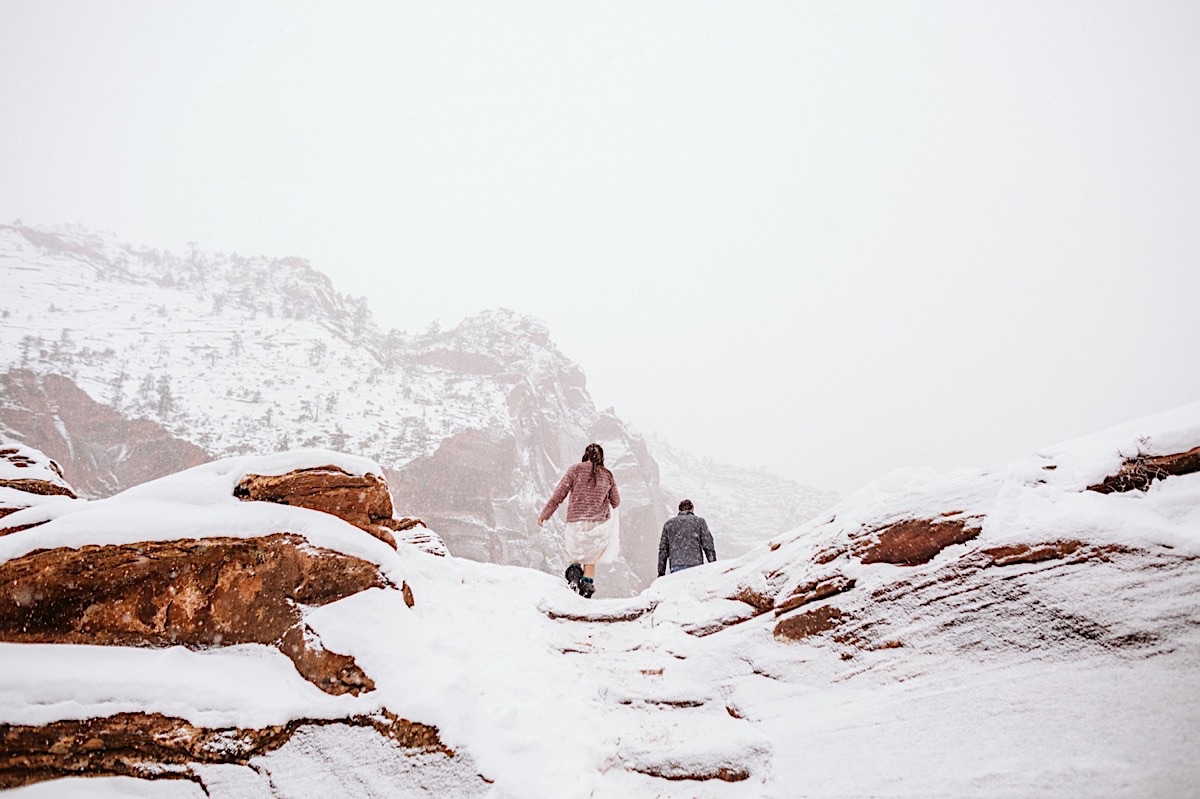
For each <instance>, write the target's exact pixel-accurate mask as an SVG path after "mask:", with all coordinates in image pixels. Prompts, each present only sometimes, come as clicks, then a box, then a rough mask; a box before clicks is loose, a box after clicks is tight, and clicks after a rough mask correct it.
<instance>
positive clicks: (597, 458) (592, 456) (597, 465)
mask: <svg viewBox="0 0 1200 799" xmlns="http://www.w3.org/2000/svg"><path fill="white" fill-rule="evenodd" d="M589 461H590V462H591V464H592V475H591V477H590V478H589V479H588V482H589V483H595V482H596V469H604V471H606V472H607V471H608V469H607V468H605V466H604V447H602V446H600V445H599V444H588V445H587V447H586V448H585V449H584V450H583V458H582V459H580V461H579V462H580V463H588V462H589Z"/></svg>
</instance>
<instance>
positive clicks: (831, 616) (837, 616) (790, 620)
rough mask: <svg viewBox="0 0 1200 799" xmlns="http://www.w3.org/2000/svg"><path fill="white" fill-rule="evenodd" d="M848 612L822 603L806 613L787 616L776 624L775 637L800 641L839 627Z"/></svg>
mask: <svg viewBox="0 0 1200 799" xmlns="http://www.w3.org/2000/svg"><path fill="white" fill-rule="evenodd" d="M846 618H847V614H845V613H843V612H842V611H841V610H839V609H838V608H835V607H833V606H832V605H822V606H821V607H819V608H814V609H813V610H810V611H808V612H806V613H797V614H795V615H794V616H786V617H784V618H782V619H780V620H779V623H778V624H776V625H775V637H776V638H779V639H783V640H785V641H800V640H802V639H805V638H808V637H809V636H810V635H816V634H817V633H822V632H825V631H827V630H832V629H833V628H835V627H837V626H838V625H839V624H841V623H842V622H843V621H844V620H845V619H846Z"/></svg>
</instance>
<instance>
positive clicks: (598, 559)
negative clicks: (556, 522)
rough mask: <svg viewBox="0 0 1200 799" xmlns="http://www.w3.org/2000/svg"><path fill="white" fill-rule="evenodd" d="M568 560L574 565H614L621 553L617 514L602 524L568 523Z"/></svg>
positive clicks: (613, 514) (613, 513)
mask: <svg viewBox="0 0 1200 799" xmlns="http://www.w3.org/2000/svg"><path fill="white" fill-rule="evenodd" d="M565 533H566V549H567V560H568V561H570V562H572V563H612V562H614V561H615V560H616V559H617V554H618V553H619V552H620V551H621V523H620V522H619V521H617V513H616V511H613V512H612V514H611V515H610V516H609V517H608V518H607V519H605V520H604V521H602V522H567V528H566V531H565Z"/></svg>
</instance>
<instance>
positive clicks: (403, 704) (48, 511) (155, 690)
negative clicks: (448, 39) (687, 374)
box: [0, 404, 1200, 799]
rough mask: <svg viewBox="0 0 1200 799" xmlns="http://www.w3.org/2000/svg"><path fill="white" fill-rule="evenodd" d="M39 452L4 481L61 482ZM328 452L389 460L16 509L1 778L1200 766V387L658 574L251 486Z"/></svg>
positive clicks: (1069, 785) (59, 791) (298, 784)
mask: <svg viewBox="0 0 1200 799" xmlns="http://www.w3.org/2000/svg"><path fill="white" fill-rule="evenodd" d="M8 448H9V449H13V450H14V452H12V453H10V454H11V456H12V457H13V459H14V460H12V461H11V462H10V465H9V466H6V467H4V469H3V470H2V471H0V480H3V479H5V478H8V477H12V476H13V475H16V474H26V473H33V472H30V471H29V470H31V469H32V470H35V471H36V472H38V473H40V476H41V478H43V479H44V480H45V481H46V482H48V483H53V484H56V485H58V484H59V483H60V482H61V481H60V480H58V478H57V476H56V473H55V470H54V469H53V467H52V466H50V465H48V464H47V463H46V462H45V459H44V458H41V457H40V456H39V455H38V454H37V453H34V452H30V451H29V450H28V449H27V448H25V449H18V448H15V447H8ZM17 463H22V464H24V465H23V466H18V465H17ZM318 465H320V466H321V467H322V468H323V469H324V470H325V471H330V472H336V473H339V474H341V475H344V477H345V479H348V480H355V479H358V480H362V481H364V484H370V485H379V484H380V483H379V480H378V474H379V471H380V467H379V465H378V464H375V463H373V462H371V461H370V460H369V459H364V458H358V457H352V456H347V455H340V454H338V453H332V452H326V451H307V452H294V453H282V454H278V455H272V456H261V457H260V456H249V457H239V458H232V459H227V460H221V461H216V462H214V463H208V464H204V465H201V466H198V467H195V468H193V469H190V470H188V471H185V472H181V473H179V474H176V475H172V476H168V477H165V478H162V479H159V480H156V481H152V482H150V483H146V484H144V485H141V486H138V487H136V488H133V489H131V490H129V491H126V492H124V493H122V494H120V495H117V496H115V497H112V498H110V499H106V500H99V501H86V500H80V499H73V498H71V497H70V496H68V495H65V494H57V495H41V494H39V495H37V496H38V497H41V499H37V500H25V501H22V502H21V503H18V504H19V507H16V508H15V509H13V510H12V512H11V513H9V514H8V515H6V516H4V517H3V518H0V641H2V643H0V653H2V657H3V663H4V664H5V674H6V678H7V679H6V680H4V681H3V682H2V683H0V736H2V739H3V740H4V742H5V746H4V747H3V749H2V750H0V787H3V788H11V789H14V790H12V791H11V795H13V796H21V797H50V796H53V797H74V796H89V797H94V796H116V795H136V796H143V797H160V796H161V797H167V796H171V797H179V796H195V797H201V796H207V797H214V798H216V799H232V798H235V797H236V798H237V799H243V798H247V799H248V798H249V797H290V798H293V799H303V798H305V797H321V799H337V798H338V797H397V796H400V797H408V796H413V797H415V796H456V797H471V796H481V797H483V796H487V797H589V796H604V797H608V796H613V797H617V796H658V797H794V796H816V797H842V796H912V797H916V796H921V797H927V796H983V797H1024V796H1031V795H1036V796H1063V797H1080V796H1083V797H1088V796H1105V797H1110V796H1158V795H1167V796H1188V795H1194V794H1195V793H1196V792H1197V790H1200V763H1198V762H1197V760H1196V758H1195V752H1196V751H1197V744H1198V743H1200V739H1198V737H1197V736H1198V735H1200V729H1198V728H1197V724H1196V721H1197V719H1198V718H1200V690H1198V689H1200V623H1198V619H1200V404H1194V405H1190V406H1187V407H1184V408H1180V409H1178V410H1177V411H1174V412H1172V413H1168V414H1162V415H1160V416H1157V417H1153V418H1150V419H1145V420H1141V421H1138V422H1136V423H1132V424H1130V425H1126V426H1123V427H1121V428H1117V429H1113V430H1109V431H1105V432H1103V433H1100V434H1097V435H1095V436H1093V437H1090V438H1087V439H1082V440H1079V441H1074V442H1068V443H1066V444H1062V445H1058V446H1054V447H1048V448H1046V449H1044V450H1042V451H1040V452H1038V453H1035V454H1034V455H1031V456H1030V457H1028V458H1025V459H1023V460H1020V461H1018V462H1015V463H1012V464H1008V465H1006V466H1001V467H997V468H993V469H987V470H982V471H960V472H953V473H949V474H940V473H936V472H933V471H931V470H913V471H907V472H897V473H895V474H893V475H890V476H889V477H887V478H884V479H882V480H880V481H877V482H876V483H873V484H871V485H869V486H867V487H865V488H864V489H863V490H861V491H860V492H858V493H856V494H854V495H852V496H850V497H847V498H845V499H844V500H842V501H841V502H840V503H839V504H838V505H837V506H835V507H834V508H833V509H831V511H830V512H829V513H828V514H825V515H823V516H822V517H821V518H819V519H815V520H812V521H809V522H807V523H806V524H804V525H802V526H800V527H799V528H797V529H796V530H793V531H791V532H788V533H785V534H782V535H779V536H777V537H776V538H775V540H774V541H772V542H770V543H769V544H766V545H763V546H761V547H759V548H757V549H755V550H753V551H752V552H750V553H747V554H746V555H745V556H744V557H742V558H740V559H738V560H735V561H724V562H717V563H712V564H707V565H705V566H701V567H698V568H695V569H691V570H688V571H684V572H681V573H679V574H675V575H670V576H667V577H664V578H661V579H659V580H657V581H655V582H654V584H653V585H652V586H651V587H650V588H649V589H647V590H646V591H644V592H643V593H642V594H641V595H640V596H637V597H633V598H626V599H604V600H600V599H597V600H591V601H587V600H584V599H582V598H580V597H578V596H577V595H575V594H573V593H571V592H570V591H568V590H567V589H566V588H565V586H564V585H563V584H562V580H561V578H556V577H554V576H552V575H547V574H543V573H540V572H538V571H535V570H531V569H523V568H516V567H510V566H499V565H493V564H485V563H477V562H473V561H469V560H465V559H460V558H456V557H434V556H431V555H429V554H426V553H424V552H421V551H420V550H418V549H416V548H414V547H411V546H409V545H407V544H405V543H403V542H402V543H400V544H399V546H398V548H397V549H392V548H391V547H390V546H389V545H388V544H387V543H386V542H385V541H383V540H381V539H380V538H379V537H377V536H375V535H372V534H371V532H370V525H365V524H362V523H361V522H360V523H359V525H357V526H356V525H355V524H353V523H351V522H349V521H347V519H349V518H353V514H354V512H355V511H354V509H353V508H347V507H345V506H344V505H343V504H342V503H340V502H333V503H329V504H326V505H325V507H326V508H328V510H329V511H330V512H322V511H319V510H315V509H312V508H310V507H299V506H293V505H291V504H290V503H287V504H278V501H276V502H261V501H254V500H253V499H252V498H251V497H248V496H246V495H245V494H244V492H241V491H240V489H239V487H240V486H244V485H246V484H247V481H248V480H252V479H254V477H253V476H255V475H259V476H263V475H265V476H271V475H279V476H281V477H280V479H282V478H284V477H286V476H288V475H296V474H300V475H304V474H307V473H308V471H309V470H310V469H311V468H312V467H315V466H318ZM0 466H3V464H2V463H0ZM27 487H28V486H27ZM59 487H60V488H61V487H62V486H61V485H60V486H59ZM12 491H14V492H18V493H19V492H20V491H21V489H17V488H13V489H12ZM11 496H12V495H10V494H5V495H0V502H2V501H3V500H5V498H6V497H11ZM239 496H240V498H239ZM284 499H286V498H284ZM398 510H400V511H402V512H403V511H404V510H405V509H404V507H403V504H402V503H400V504H398ZM341 513H346V514H347V518H345V519H344V518H339V517H338V515H336V514H341ZM379 513H380V514H381V513H382V511H380V512H379ZM372 518H381V517H380V516H379V515H378V514H376V515H374V516H373V517H372ZM5 533H7V534H5ZM172 644H174V645H172Z"/></svg>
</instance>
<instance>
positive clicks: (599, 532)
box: [538, 444, 621, 599]
mask: <svg viewBox="0 0 1200 799" xmlns="http://www.w3.org/2000/svg"><path fill="white" fill-rule="evenodd" d="M568 494H570V495H571V499H570V501H569V502H567V529H566V548H567V558H568V559H569V560H570V561H571V565H570V566H567V573H566V577H567V582H568V583H569V584H570V586H571V588H573V589H574V590H576V591H578V592H579V594H580V596H582V597H584V598H585V599H591V597H592V594H594V593H595V592H596V581H595V577H596V564H597V563H611V562H612V561H614V560H616V559H617V550H618V548H619V547H620V531H619V528H618V526H617V514H615V513H613V512H612V509H613V508H615V507H617V506H618V505H620V504H621V492H620V491H618V490H617V481H616V480H614V479H613V475H612V472H610V471H609V470H608V469H606V468H605V467H604V448H603V447H601V446H600V445H599V444H588V445H587V449H585V450H584V451H583V460H581V461H580V462H579V463H576V464H574V465H572V466H570V467H569V468H568V469H567V473H566V474H564V475H563V477H562V479H561V480H559V481H558V488H556V489H554V493H553V494H552V495H551V496H550V500H549V501H548V502H547V503H546V507H545V508H543V509H542V514H541V515H540V516H538V527H541V526H542V525H543V524H545V523H546V520H547V519H549V518H550V517H551V516H553V515H554V512H555V511H556V510H558V506H559V505H561V504H562V501H563V500H564V499H566V498H567V495H568Z"/></svg>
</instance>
